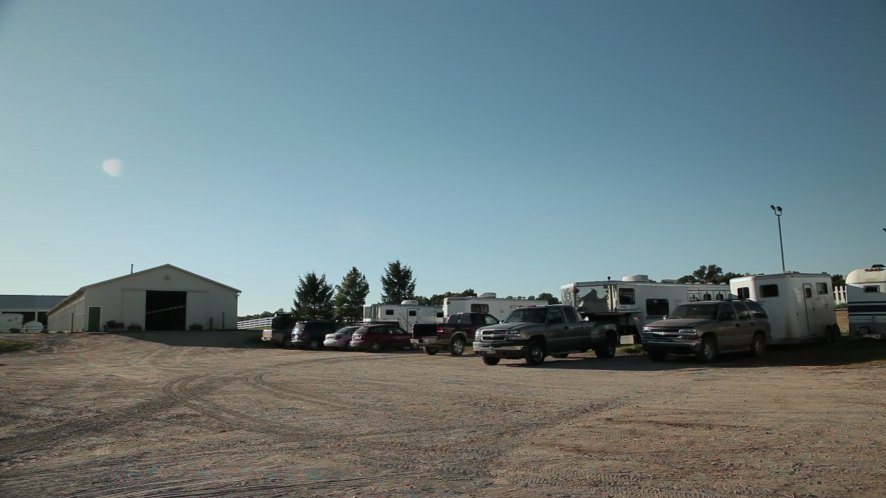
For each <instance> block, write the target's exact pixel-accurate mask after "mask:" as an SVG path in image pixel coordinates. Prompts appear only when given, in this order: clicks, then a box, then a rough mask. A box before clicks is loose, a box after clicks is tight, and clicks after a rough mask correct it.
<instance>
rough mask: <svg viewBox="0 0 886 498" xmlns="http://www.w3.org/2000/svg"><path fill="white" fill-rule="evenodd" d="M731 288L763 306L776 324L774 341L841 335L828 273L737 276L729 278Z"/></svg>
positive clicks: (835, 337) (735, 293) (773, 328)
mask: <svg viewBox="0 0 886 498" xmlns="http://www.w3.org/2000/svg"><path fill="white" fill-rule="evenodd" d="M729 290H730V292H731V293H732V294H734V295H736V296H738V297H740V298H743V299H751V300H753V301H756V302H758V303H760V305H761V306H763V309H764V310H766V314H767V315H769V323H770V324H771V325H772V335H771V344H797V343H801V342H810V341H835V340H837V339H838V338H839V337H840V328H839V327H838V326H837V314H836V312H835V310H834V306H835V304H834V292H833V289H832V283H831V276H830V275H828V274H827V273H797V272H790V273H776V274H771V275H750V276H746V277H736V278H733V279H732V280H730V281H729Z"/></svg>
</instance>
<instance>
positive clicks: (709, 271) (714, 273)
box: [677, 265, 742, 284]
mask: <svg viewBox="0 0 886 498" xmlns="http://www.w3.org/2000/svg"><path fill="white" fill-rule="evenodd" d="M741 276H742V275H740V274H738V273H732V272H729V273H726V274H724V273H723V268H720V267H719V266H717V265H701V266H699V267H698V269H697V270H695V271H694V272H692V275H683V276H682V277H680V278H678V279H677V282H680V283H681V284H689V283H699V284H728V283H729V280H730V279H733V278H735V277H741Z"/></svg>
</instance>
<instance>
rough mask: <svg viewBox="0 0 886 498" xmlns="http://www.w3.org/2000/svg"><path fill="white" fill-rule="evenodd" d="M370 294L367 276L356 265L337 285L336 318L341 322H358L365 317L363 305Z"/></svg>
mask: <svg viewBox="0 0 886 498" xmlns="http://www.w3.org/2000/svg"><path fill="white" fill-rule="evenodd" d="M368 295H369V284H368V283H367V282H366V276H365V275H363V274H362V273H360V270H358V269H357V268H356V267H353V266H352V267H351V271H349V272H348V274H347V275H345V278H343V279H342V281H341V285H336V286H335V318H336V320H338V321H339V322H341V323H356V322H359V321H360V320H361V319H362V318H363V305H364V304H366V296H368Z"/></svg>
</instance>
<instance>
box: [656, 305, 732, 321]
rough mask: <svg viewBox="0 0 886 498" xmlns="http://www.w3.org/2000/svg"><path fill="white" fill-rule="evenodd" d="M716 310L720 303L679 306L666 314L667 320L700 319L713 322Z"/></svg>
mask: <svg viewBox="0 0 886 498" xmlns="http://www.w3.org/2000/svg"><path fill="white" fill-rule="evenodd" d="M718 309H720V303H710V304H681V305H679V306H677V307H676V308H674V311H673V312H672V313H668V318H669V319H671V318H701V319H704V320H714V319H716V318H717V310H718Z"/></svg>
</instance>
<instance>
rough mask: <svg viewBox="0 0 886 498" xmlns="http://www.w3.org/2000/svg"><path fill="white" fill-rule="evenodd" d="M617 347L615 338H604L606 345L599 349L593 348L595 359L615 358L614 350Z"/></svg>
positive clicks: (611, 336)
mask: <svg viewBox="0 0 886 498" xmlns="http://www.w3.org/2000/svg"><path fill="white" fill-rule="evenodd" d="M617 346H618V344H617V343H616V341H615V336H614V335H612V334H609V335H607V336H606V344H604V345H603V346H601V347H599V348H594V354H595V355H597V358H612V357H613V356H615V348H616V347H617Z"/></svg>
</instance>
